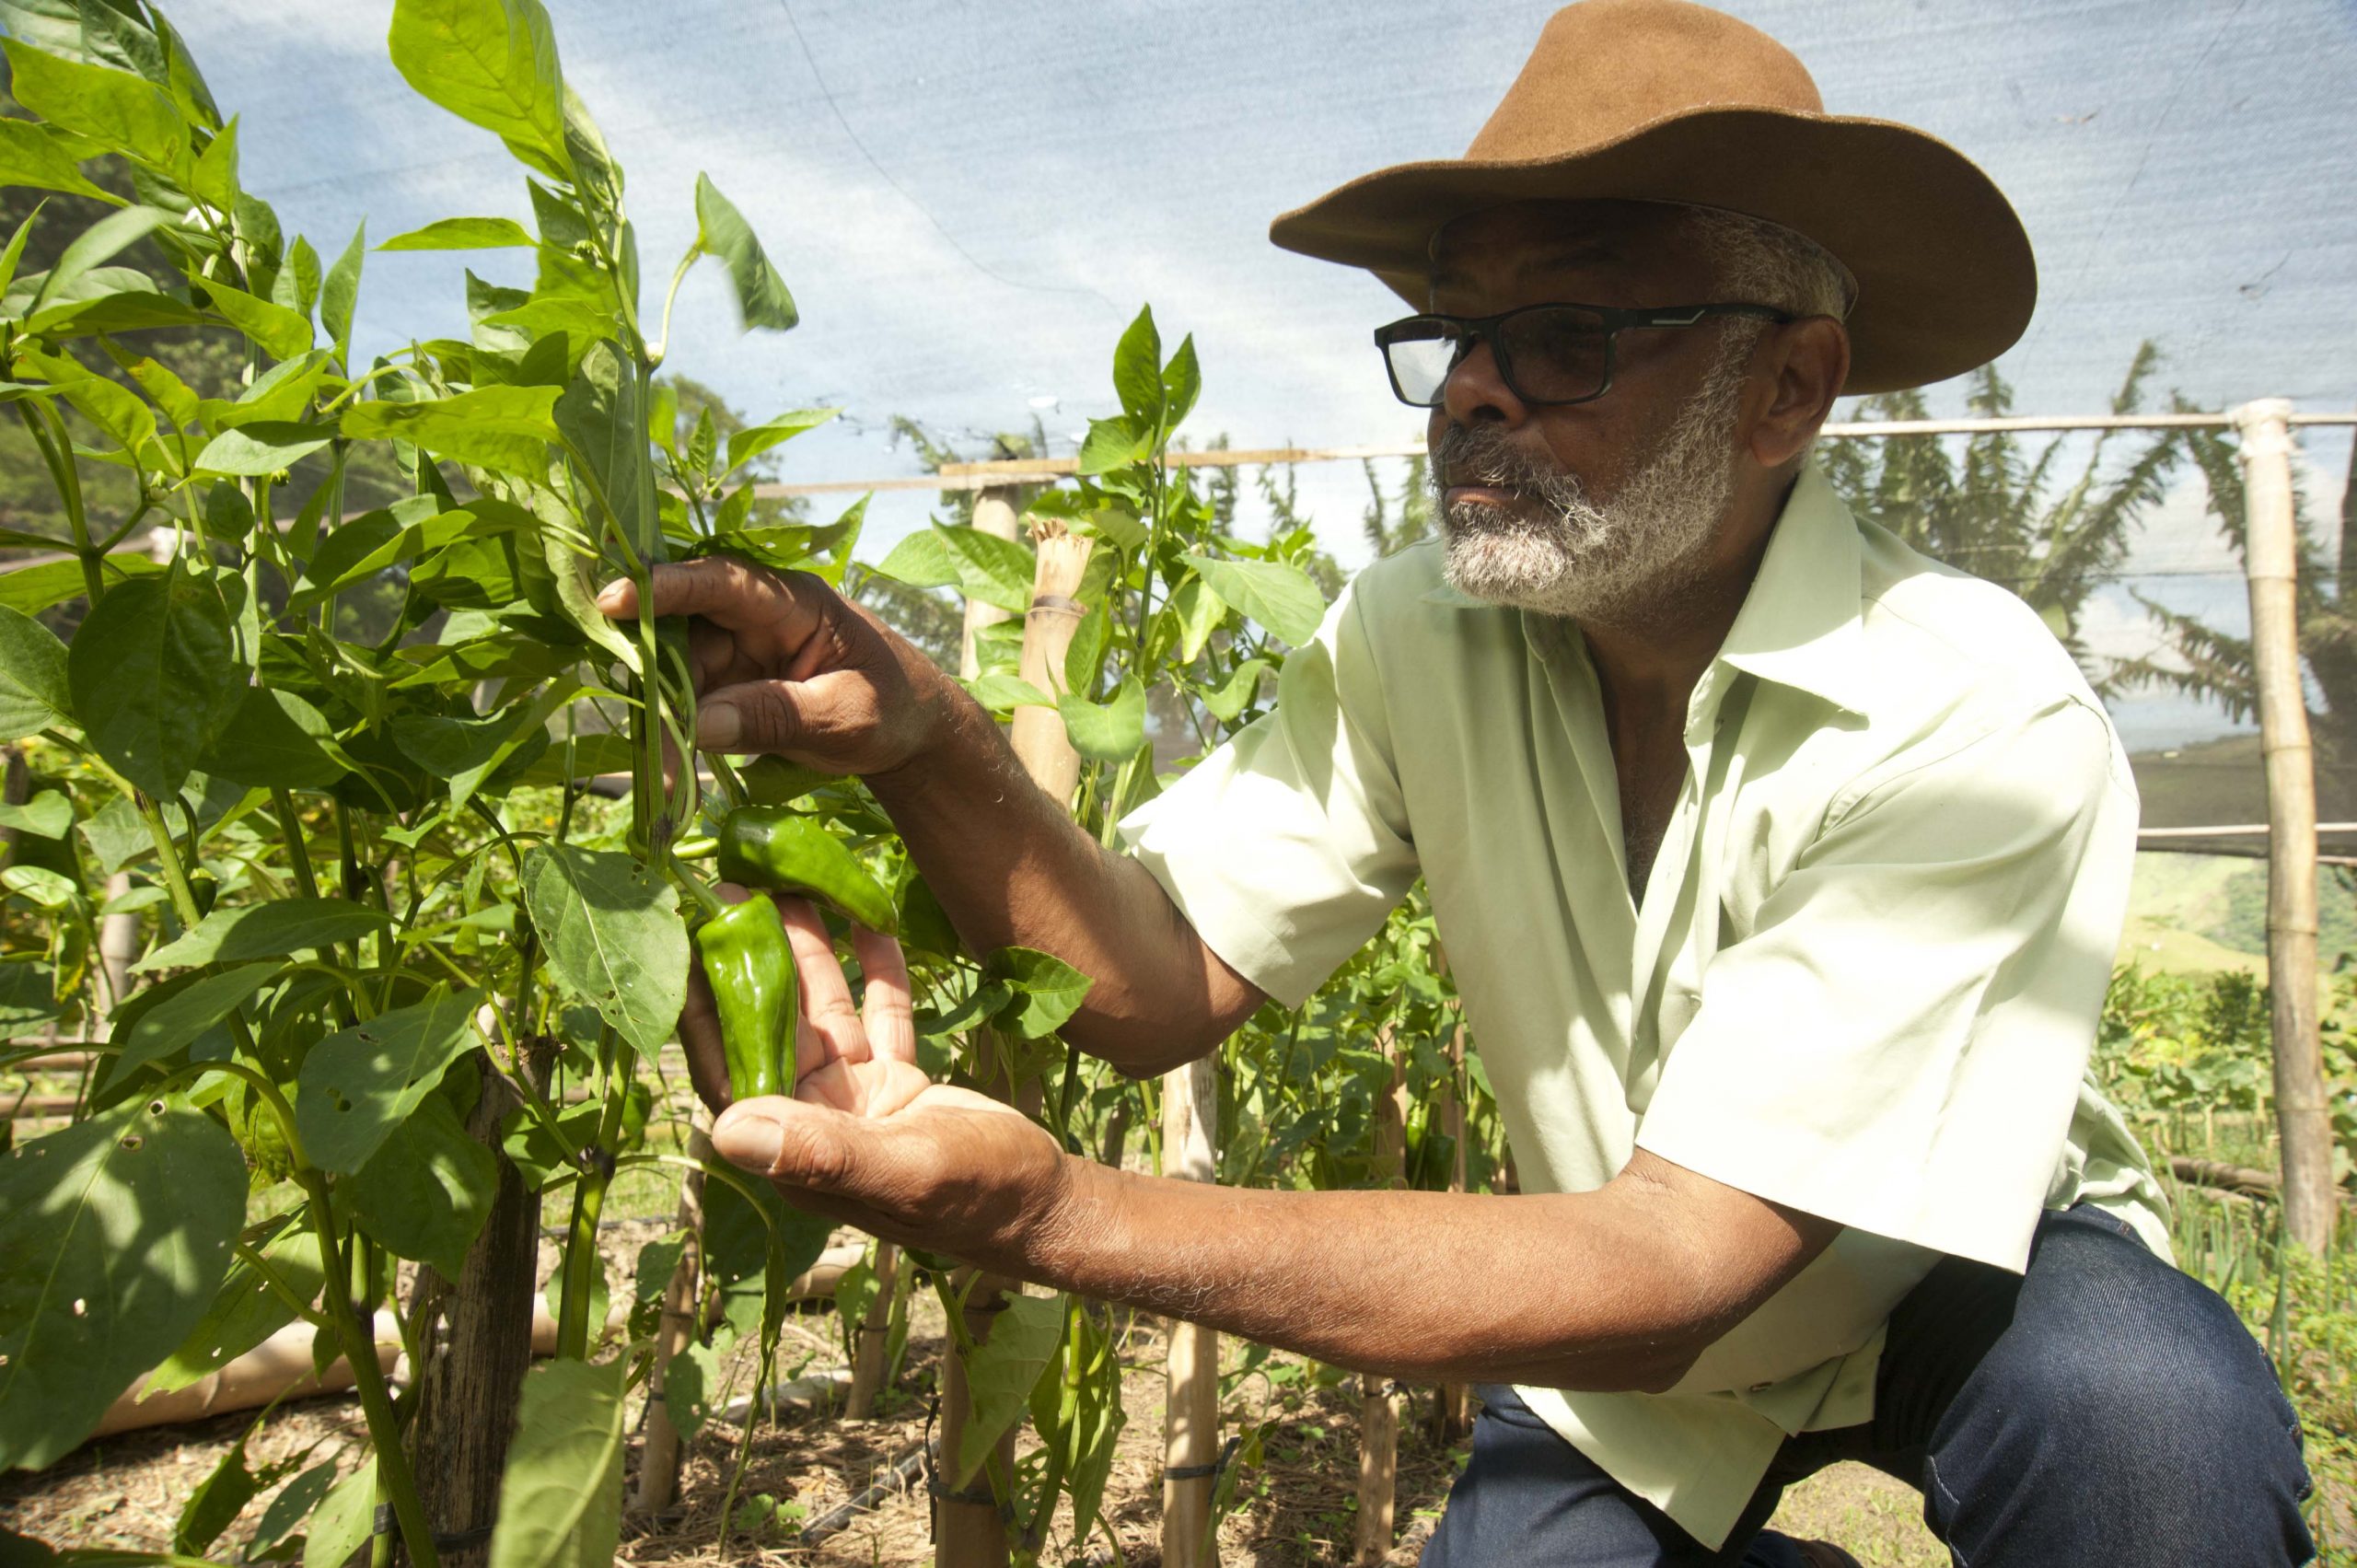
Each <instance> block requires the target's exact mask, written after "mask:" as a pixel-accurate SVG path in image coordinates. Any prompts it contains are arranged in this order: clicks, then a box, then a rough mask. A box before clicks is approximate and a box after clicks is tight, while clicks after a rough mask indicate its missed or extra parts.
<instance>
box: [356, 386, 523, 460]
mask: <svg viewBox="0 0 2357 1568" xmlns="http://www.w3.org/2000/svg"><path fill="white" fill-rule="evenodd" d="M559 391H560V389H558V388H555V387H478V388H476V389H474V390H472V391H470V392H460V393H458V394H457V395H455V396H453V397H447V398H435V399H430V400H428V401H424V402H413V403H401V402H387V401H382V400H377V401H370V402H365V403H354V404H353V405H352V406H351V407H350V408H348V409H346V410H345V411H344V415H343V433H344V434H345V435H346V436H356V437H358V438H360V439H361V440H364V441H377V440H397V441H407V442H410V443H412V445H414V446H418V447H424V449H425V450H427V451H429V452H432V453H434V454H435V456H437V457H444V458H449V459H453V460H455V461H458V462H461V463H467V464H470V465H472V466H473V467H476V468H486V469H497V470H500V471H501V472H504V473H512V474H516V475H518V476H520V477H523V478H526V479H538V478H540V476H541V475H542V474H543V473H544V472H545V471H546V470H547V467H548V459H547V456H546V454H545V451H544V450H543V447H544V446H545V445H546V444H547V443H551V442H554V441H555V440H557V439H558V436H557V427H556V419H555V408H556V400H557V397H558V394H559Z"/></svg>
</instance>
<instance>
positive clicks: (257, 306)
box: [198, 278, 311, 359]
mask: <svg viewBox="0 0 2357 1568" xmlns="http://www.w3.org/2000/svg"><path fill="white" fill-rule="evenodd" d="M198 286H199V287H201V288H202V289H203V291H204V298H205V304H206V308H209V309H210V310H212V311H213V313H214V314H215V315H216V316H219V317H221V318H223V319H225V320H226V321H227V322H228V323H229V324H230V325H231V326H233V327H235V328H237V329H238V331H241V332H243V333H245V334H246V336H248V337H250V338H251V339H253V341H254V342H255V343H260V344H261V348H262V352H263V353H265V354H269V355H270V356H271V357H272V358H273V359H300V358H302V357H303V355H305V354H308V353H310V352H311V322H310V319H309V318H308V317H305V316H299V315H297V314H296V313H295V312H294V311H292V310H289V309H288V308H286V307H284V305H278V304H273V302H271V301H270V300H267V299H257V298H255V297H254V296H252V295H250V294H248V293H246V292H245V291H244V290H242V289H235V288H231V287H230V286H229V285H227V284H221V283H215V282H213V281H212V280H211V279H209V278H208V279H205V280H204V281H203V282H202V283H201V284H200V285H198Z"/></svg>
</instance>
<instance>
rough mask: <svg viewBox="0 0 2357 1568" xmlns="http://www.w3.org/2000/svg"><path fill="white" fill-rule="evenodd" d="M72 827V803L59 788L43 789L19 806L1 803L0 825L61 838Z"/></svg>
mask: <svg viewBox="0 0 2357 1568" xmlns="http://www.w3.org/2000/svg"><path fill="white" fill-rule="evenodd" d="M73 827H74V803H73V802H72V801H70V800H68V799H66V798H65V795H64V791H62V790H54V789H45V790H42V791H41V793H40V794H39V795H36V796H33V797H32V798H31V799H30V800H28V801H26V802H25V803H24V804H23V805H22V806H0V828H13V829H14V830H17V832H19V833H30V834H31V835H32V836H33V837H35V838H37V839H62V838H64V836H65V835H66V834H67V833H68V832H69V831H71V830H72V829H73Z"/></svg>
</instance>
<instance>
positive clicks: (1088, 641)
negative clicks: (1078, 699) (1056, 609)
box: [1064, 603, 1113, 696]
mask: <svg viewBox="0 0 2357 1568" xmlns="http://www.w3.org/2000/svg"><path fill="white" fill-rule="evenodd" d="M1112 637H1113V618H1112V614H1111V612H1110V611H1109V610H1107V609H1106V607H1105V606H1104V605H1103V604H1101V603H1100V604H1098V605H1097V608H1096V609H1094V610H1090V611H1089V612H1088V613H1087V614H1086V615H1085V616H1083V617H1081V621H1080V625H1079V626H1078V627H1077V628H1075V629H1074V632H1073V637H1072V645H1071V646H1069V647H1067V648H1066V649H1065V650H1064V689H1065V690H1066V691H1077V692H1080V693H1081V694H1082V695H1084V696H1086V694H1087V693H1088V692H1089V691H1093V690H1095V688H1096V685H1097V669H1098V668H1099V667H1101V666H1102V665H1103V664H1104V662H1105V645H1106V644H1108V643H1109V642H1110V641H1112Z"/></svg>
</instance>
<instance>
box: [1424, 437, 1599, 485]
mask: <svg viewBox="0 0 2357 1568" xmlns="http://www.w3.org/2000/svg"><path fill="white" fill-rule="evenodd" d="M1431 459H1432V470H1431V471H1432V476H1433V484H1434V487H1435V488H1436V489H1442V490H1446V488H1447V487H1448V486H1449V485H1452V484H1484V485H1497V486H1501V487H1504V488H1507V489H1514V490H1550V491H1552V490H1561V489H1562V488H1563V487H1564V486H1565V485H1566V484H1569V485H1571V486H1573V487H1576V486H1577V485H1578V483H1579V480H1578V477H1577V476H1576V475H1574V474H1573V473H1572V471H1571V470H1568V469H1566V468H1563V467H1562V465H1560V464H1558V463H1555V462H1552V461H1550V460H1549V459H1544V458H1540V457H1538V456H1537V455H1535V454H1533V453H1530V452H1528V451H1526V450H1525V449H1523V448H1522V447H1519V446H1517V445H1516V444H1515V440H1514V438H1513V437H1512V436H1508V435H1507V434H1506V433H1505V432H1504V430H1502V429H1500V428H1499V427H1498V426H1496V425H1494V424H1457V423H1456V422H1454V421H1452V422H1450V424H1448V426H1447V428H1446V429H1445V430H1443V431H1442V432H1441V437H1440V441H1439V444H1438V445H1436V446H1435V447H1433V449H1432V453H1431Z"/></svg>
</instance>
